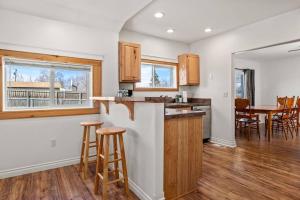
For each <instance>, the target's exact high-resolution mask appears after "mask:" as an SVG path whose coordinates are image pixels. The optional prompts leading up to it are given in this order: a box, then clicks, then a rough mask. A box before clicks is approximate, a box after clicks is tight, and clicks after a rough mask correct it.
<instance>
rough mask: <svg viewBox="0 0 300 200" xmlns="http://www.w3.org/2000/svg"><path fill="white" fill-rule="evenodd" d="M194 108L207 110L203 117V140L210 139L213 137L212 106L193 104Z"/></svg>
mask: <svg viewBox="0 0 300 200" xmlns="http://www.w3.org/2000/svg"><path fill="white" fill-rule="evenodd" d="M192 110H203V111H205V115H204V119H203V140H207V141H208V140H209V139H210V138H211V106H199V105H195V106H192Z"/></svg>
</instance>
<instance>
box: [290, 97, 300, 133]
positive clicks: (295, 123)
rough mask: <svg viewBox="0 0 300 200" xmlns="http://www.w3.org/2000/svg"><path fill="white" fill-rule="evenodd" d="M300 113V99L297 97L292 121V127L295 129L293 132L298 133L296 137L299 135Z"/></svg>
mask: <svg viewBox="0 0 300 200" xmlns="http://www.w3.org/2000/svg"><path fill="white" fill-rule="evenodd" d="M299 111H300V98H299V96H298V97H297V99H296V101H295V104H294V107H293V109H292V111H291V113H292V114H291V119H290V123H291V124H290V125H291V127H292V129H293V131H294V132H295V133H296V135H297V136H298V135H299Z"/></svg>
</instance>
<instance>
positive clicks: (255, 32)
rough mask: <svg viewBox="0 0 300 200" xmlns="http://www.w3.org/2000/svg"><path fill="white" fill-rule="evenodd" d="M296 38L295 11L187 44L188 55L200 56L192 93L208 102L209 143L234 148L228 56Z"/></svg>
mask: <svg viewBox="0 0 300 200" xmlns="http://www.w3.org/2000/svg"><path fill="white" fill-rule="evenodd" d="M299 38H300V10H296V11H292V12H289V13H286V14H283V15H280V16H277V17H273V18H270V19H267V20H264V21H260V22H257V23H254V24H251V25H248V26H245V27H242V28H239V29H237V30H233V31H230V32H227V33H224V34H221V35H216V36H213V37H210V38H207V39H205V40H200V41H198V42H195V43H193V44H191V51H192V52H197V53H199V54H200V56H201V61H200V64H201V74H200V75H201V86H200V87H198V88H195V89H194V92H195V93H196V94H197V95H198V96H199V97H211V98H212V140H213V141H215V142H218V143H223V144H225V145H229V146H235V145H236V143H235V138H234V111H233V89H234V88H233V84H232V81H233V77H234V76H233V70H232V69H233V68H232V58H231V54H232V53H234V52H238V51H242V50H247V49H252V48H256V47H262V46H267V45H270V44H275V43H279V42H286V41H291V40H295V39H299ZM209 74H212V79H210V78H209Z"/></svg>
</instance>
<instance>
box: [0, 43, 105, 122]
mask: <svg viewBox="0 0 300 200" xmlns="http://www.w3.org/2000/svg"><path fill="white" fill-rule="evenodd" d="M5 56H8V57H14V58H19V59H29V60H39V61H48V62H61V63H69V64H82V65H91V66H92V72H93V89H92V96H101V94H102V61H101V60H92V59H84V58H74V57H66V56H58V55H47V54H39V53H30V52H21V51H12V50H4V49H0V61H1V62H0V120H2V119H19V118H33V117H55V116H71V115H88V114H99V113H100V106H99V102H94V104H93V108H66V109H57V108H53V109H47V110H28V111H3V94H2V93H3V84H2V78H3V77H2V58H3V57H5Z"/></svg>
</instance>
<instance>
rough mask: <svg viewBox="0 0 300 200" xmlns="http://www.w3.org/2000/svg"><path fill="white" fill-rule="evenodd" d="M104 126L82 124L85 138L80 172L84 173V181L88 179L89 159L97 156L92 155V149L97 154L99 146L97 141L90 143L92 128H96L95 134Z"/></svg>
mask: <svg viewBox="0 0 300 200" xmlns="http://www.w3.org/2000/svg"><path fill="white" fill-rule="evenodd" d="M102 124H103V122H82V123H81V126H83V127H84V128H83V137H82V145H81V154H80V165H79V172H80V173H82V177H83V178H84V179H86V178H87V173H88V164H89V158H91V157H95V156H96V155H90V148H96V152H97V149H98V144H97V143H96V141H90V129H91V126H93V127H95V132H96V130H97V129H99V128H100V127H101V125H102ZM96 137H97V134H96Z"/></svg>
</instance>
